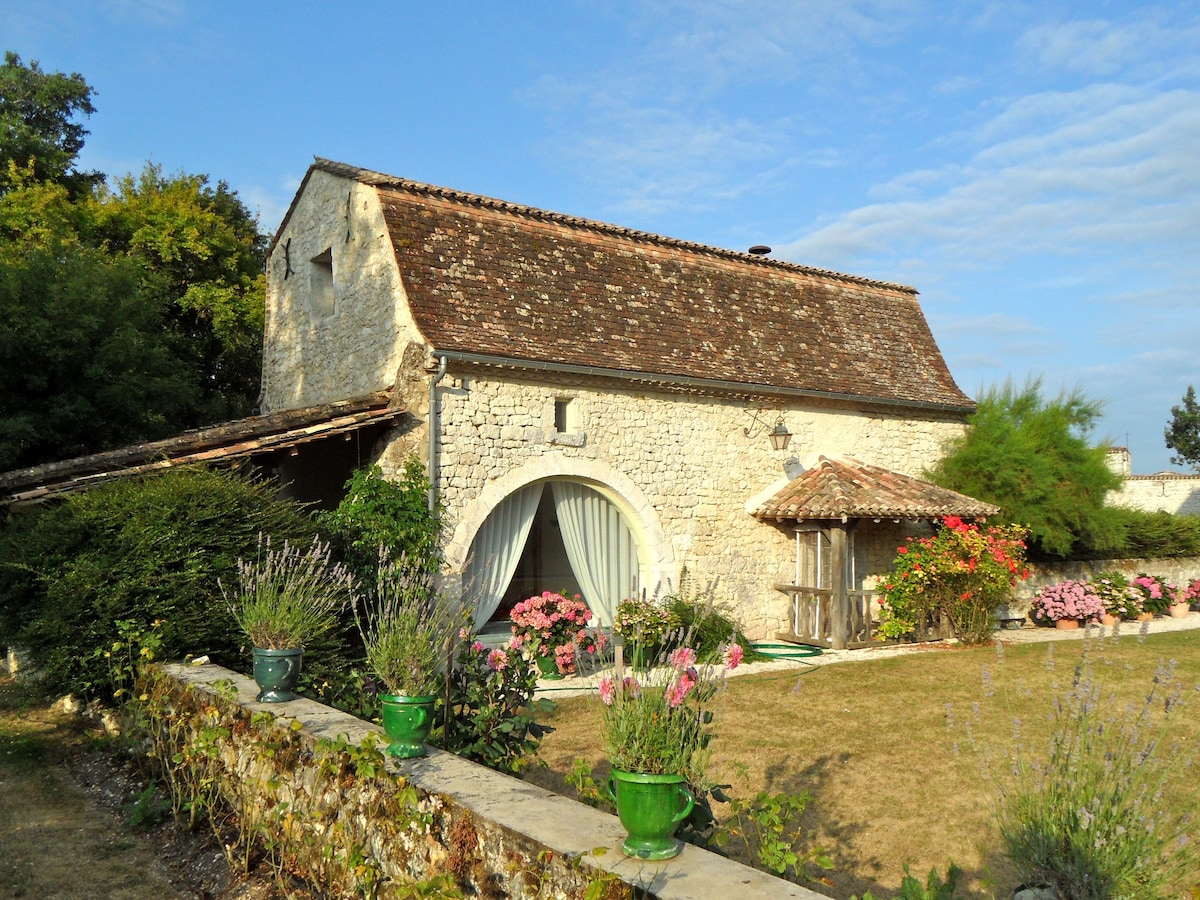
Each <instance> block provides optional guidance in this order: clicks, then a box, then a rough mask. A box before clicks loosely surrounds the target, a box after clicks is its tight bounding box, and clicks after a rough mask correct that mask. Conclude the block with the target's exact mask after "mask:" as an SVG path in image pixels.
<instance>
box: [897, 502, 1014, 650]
mask: <svg viewBox="0 0 1200 900" xmlns="http://www.w3.org/2000/svg"><path fill="white" fill-rule="evenodd" d="M1024 562H1025V544H1024V543H1023V542H1022V541H1021V529H1020V528H1017V527H1015V526H1009V527H1008V528H997V527H990V528H987V529H986V530H984V529H982V528H980V527H979V526H978V525H972V524H967V523H966V522H963V521H962V519H959V518H958V517H957V516H947V517H946V518H945V519H944V520H943V523H942V527H941V528H939V529H938V531H937V533H936V534H935V535H933V536H932V537H926V538H909V539H908V541H907V542H906V543H905V544H904V546H902V547H900V548H899V550H898V551H897V556H896V560H895V562H894V563H893V564H892V571H891V572H889V573H888V574H887V575H886V576H885V578H884V582H883V591H882V593H883V597H882V603H883V606H882V607H881V608H880V617H879V635H880V636H881V637H885V638H898V637H905V636H907V635H910V634H912V633H913V632H914V631H917V630H924V629H925V628H926V627H928V625H929V623H930V622H936V621H937V620H939V619H941V618H942V617H945V618H946V619H948V620H949V622H950V624H951V627H953V629H954V635H955V637H957V638H958V639H959V640H960V641H961V642H962V643H964V644H968V645H978V644H984V643H987V642H988V641H990V640H991V636H992V624H993V617H994V615H995V610H996V607H997V606H998V605H999V604H1001V603H1003V602H1005V601H1006V600H1007V599H1008V598H1010V597H1011V596H1012V592H1013V587H1014V586H1015V585H1016V583H1017V581H1018V580H1019V579H1023V578H1028V577H1029V572H1028V571H1027V570H1026V569H1025V568H1024Z"/></svg>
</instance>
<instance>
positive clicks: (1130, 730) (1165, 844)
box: [996, 642, 1200, 900]
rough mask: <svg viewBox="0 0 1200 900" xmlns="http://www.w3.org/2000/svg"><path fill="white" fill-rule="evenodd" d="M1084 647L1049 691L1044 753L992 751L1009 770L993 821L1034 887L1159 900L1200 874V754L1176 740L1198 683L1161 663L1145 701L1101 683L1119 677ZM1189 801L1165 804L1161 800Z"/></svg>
mask: <svg viewBox="0 0 1200 900" xmlns="http://www.w3.org/2000/svg"><path fill="white" fill-rule="evenodd" d="M1102 652H1103V644H1092V643H1090V642H1089V644H1088V645H1087V646H1085V649H1084V655H1083V658H1082V660H1081V661H1080V663H1079V664H1078V665H1077V666H1076V667H1075V669H1074V672H1073V673H1072V676H1071V678H1070V679H1069V680H1068V681H1066V682H1065V683H1061V684H1060V683H1056V682H1052V683H1051V685H1050V690H1049V692H1048V693H1049V694H1050V698H1049V699H1050V701H1051V702H1050V704H1049V705H1050V736H1049V739H1048V741H1047V742H1046V743H1045V745H1041V744H1036V745H1034V746H1029V745H1026V744H1024V743H1017V744H1016V745H1015V746H1014V745H1008V746H1005V747H1004V748H1002V749H1000V750H998V751H997V755H998V756H999V757H1000V759H999V760H998V761H997V764H998V765H999V766H1002V767H1003V771H1004V772H1006V773H1011V774H1010V775H1008V776H1007V777H1004V778H1003V780H1002V782H1001V793H1000V799H999V802H998V804H997V808H996V819H997V822H998V824H999V827H1000V833H1001V836H1002V839H1003V841H1004V847H1005V852H1006V854H1007V855H1008V857H1009V858H1010V859H1011V860H1012V862H1013V863H1014V864H1015V865H1016V867H1017V870H1018V873H1019V874H1020V876H1021V878H1022V879H1023V880H1025V881H1026V882H1027V883H1038V882H1044V883H1047V884H1049V885H1051V886H1053V887H1054V888H1055V889H1056V890H1057V891H1058V892H1059V896H1061V897H1063V898H1064V900H1109V898H1115V897H1122V898H1130V900H1161V898H1165V897H1168V896H1175V895H1174V894H1173V893H1171V892H1170V891H1169V889H1170V888H1171V887H1172V886H1174V885H1178V884H1182V883H1187V882H1186V879H1188V878H1189V877H1193V876H1194V875H1195V873H1196V872H1197V871H1200V843H1197V842H1196V840H1195V839H1194V837H1195V825H1196V820H1195V814H1194V810H1196V809H1198V808H1200V788H1198V787H1197V785H1198V784H1200V782H1198V781H1197V779H1196V777H1195V775H1196V770H1197V758H1196V750H1195V748H1194V747H1191V746H1179V745H1178V743H1176V742H1175V741H1173V740H1172V737H1171V734H1172V727H1173V725H1174V723H1175V722H1177V721H1180V719H1181V717H1182V716H1183V715H1185V706H1186V702H1187V696H1188V694H1190V693H1192V690H1191V686H1185V685H1183V684H1181V683H1180V682H1179V681H1178V680H1177V679H1176V678H1175V675H1174V670H1175V665H1174V663H1173V662H1169V663H1161V664H1160V665H1159V668H1158V671H1157V672H1156V673H1155V675H1154V678H1153V682H1152V684H1151V685H1149V687H1148V689H1147V690H1146V692H1145V694H1144V699H1143V700H1142V702H1141V703H1140V704H1128V705H1127V704H1125V703H1124V702H1121V701H1119V700H1117V699H1116V693H1115V692H1114V691H1113V690H1112V689H1111V688H1110V687H1109V686H1108V685H1106V684H1105V683H1104V678H1105V677H1108V676H1110V675H1114V674H1115V675H1117V677H1119V672H1116V671H1114V668H1113V667H1106V666H1105V665H1103V660H1102V659H1101V658H1098V657H1099V655H1100V654H1102ZM1166 791H1170V792H1178V791H1183V792H1185V798H1184V799H1179V798H1178V795H1176V798H1177V799H1176V802H1174V803H1173V804H1172V805H1171V806H1170V807H1166V806H1163V805H1162V804H1161V802H1160V798H1161V797H1162V796H1163V794H1164V792H1166Z"/></svg>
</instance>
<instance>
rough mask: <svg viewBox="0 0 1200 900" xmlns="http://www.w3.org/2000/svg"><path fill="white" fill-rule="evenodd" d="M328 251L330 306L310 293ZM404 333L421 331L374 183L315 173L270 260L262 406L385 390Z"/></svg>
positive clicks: (300, 403) (288, 406)
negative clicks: (408, 301) (368, 184)
mask: <svg viewBox="0 0 1200 900" xmlns="http://www.w3.org/2000/svg"><path fill="white" fill-rule="evenodd" d="M331 210H333V211H336V214H333V215H331V212H330V211H331ZM326 251H329V260H328V270H326V271H325V274H326V275H328V274H332V280H333V284H332V285H331V288H332V296H331V299H332V304H328V303H325V302H323V301H321V300H319V299H318V296H317V295H319V294H320V291H319V290H316V291H314V279H316V280H317V281H319V280H320V278H321V277H322V272H321V269H322V264H321V263H320V262H318V261H317V260H318V259H319V258H320V257H321V256H322V255H323V254H324V253H325V252H326ZM409 340H420V337H419V335H418V334H417V330H416V326H415V325H414V323H413V321H412V318H411V316H410V315H409V313H408V306H407V304H406V303H404V286H403V285H402V284H401V283H400V275H399V272H398V270H397V268H396V260H395V255H394V253H393V250H392V246H391V242H390V241H389V240H388V237H387V226H386V225H385V224H384V221H383V212H382V210H381V209H380V206H379V198H378V196H377V194H376V192H375V189H374V188H371V187H365V186H363V185H361V184H359V183H358V182H356V181H351V180H349V179H345V178H337V177H335V176H333V175H330V174H329V173H326V172H321V171H319V170H315V171H313V172H312V173H311V175H310V177H309V181H308V184H307V186H306V187H305V189H304V191H303V192H302V193H300V194H299V195H298V197H297V200H296V205H295V207H294V208H293V209H292V210H291V213H290V215H289V216H288V218H287V220H286V221H285V223H284V226H283V230H282V231H280V233H279V235H278V236H277V237H276V239H275V244H274V247H273V249H272V252H271V255H270V257H269V258H268V260H267V295H266V333H265V336H264V344H263V387H262V411H263V412H264V413H267V412H274V411H276V410H280V409H292V408H296V407H303V406H314V405H317V404H321V403H330V402H333V401H335V400H344V399H346V398H348V397H357V396H362V395H364V394H369V393H371V392H373V391H382V390H386V389H387V388H390V387H391V386H392V383H393V382H394V381H395V380H396V371H397V369H398V368H399V365H400V353H401V351H402V348H403V346H404V345H405V343H406V342H407V341H409Z"/></svg>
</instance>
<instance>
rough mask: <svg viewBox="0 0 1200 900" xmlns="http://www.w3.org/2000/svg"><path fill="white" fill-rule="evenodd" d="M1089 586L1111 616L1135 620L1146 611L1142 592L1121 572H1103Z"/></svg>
mask: <svg viewBox="0 0 1200 900" xmlns="http://www.w3.org/2000/svg"><path fill="white" fill-rule="evenodd" d="M1089 584H1091V586H1092V593H1094V594H1095V595H1096V596H1097V597H1099V598H1100V602H1101V603H1103V604H1104V611H1105V612H1106V613H1108V614H1109V615H1110V616H1117V617H1118V618H1121V619H1126V620H1130V621H1131V620H1133V619H1136V618H1137V617H1138V616H1140V615H1141V614H1142V613H1143V612H1144V611H1145V610H1144V609H1143V608H1142V597H1143V594H1142V592H1141V591H1140V590H1139V589H1138V588H1136V587H1133V586H1132V585H1130V583H1129V579H1128V578H1126V577H1125V576H1124V575H1122V574H1121V573H1120V572H1101V573H1100V574H1099V575H1097V576H1096V577H1094V578H1093V579H1092V580H1091V581H1090V582H1089Z"/></svg>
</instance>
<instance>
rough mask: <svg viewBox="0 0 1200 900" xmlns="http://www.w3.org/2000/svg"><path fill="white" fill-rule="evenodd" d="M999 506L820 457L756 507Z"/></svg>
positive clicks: (858, 515) (868, 515)
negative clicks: (801, 473) (806, 469)
mask: <svg viewBox="0 0 1200 900" xmlns="http://www.w3.org/2000/svg"><path fill="white" fill-rule="evenodd" d="M999 511H1000V508H999V507H997V506H993V505H992V504H990V503H984V502H983V501H982V500H976V499H974V498H973V497H968V496H966V495H965V494H960V493H958V492H956V491H951V490H947V489H946V488H942V487H938V486H937V485H935V484H930V483H929V482H928V481H922V480H920V479H919V478H913V477H911V476H909V475H902V474H900V473H899V472H892V471H889V470H888V469H881V468H880V467H878V466H871V465H867V464H866V463H862V462H859V461H857V460H853V459H850V460H845V461H840V460H833V459H826V458H825V457H824V456H822V457H820V459H819V461H818V462H817V464H816V465H815V466H813V467H812V468H811V469H809V470H808V471H807V472H805V473H804V474H803V475H801V476H800V477H798V478H796V479H795V480H793V481H792V482H791V483H789V484H788V485H787V486H786V487H785V488H783V489H782V490H780V491H779V492H778V493H776V494H775V495H774V496H773V497H771V498H770V499H769V500H767V501H766V502H765V503H763V504H762V505H761V506H759V507H758V508H757V509H756V510H754V515H755V516H756V517H757V518H760V519H778V520H785V519H797V520H803V519H875V518H878V519H937V518H941V517H943V516H962V517H967V518H981V517H985V516H993V515H995V514H996V513H998V512H999Z"/></svg>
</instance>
